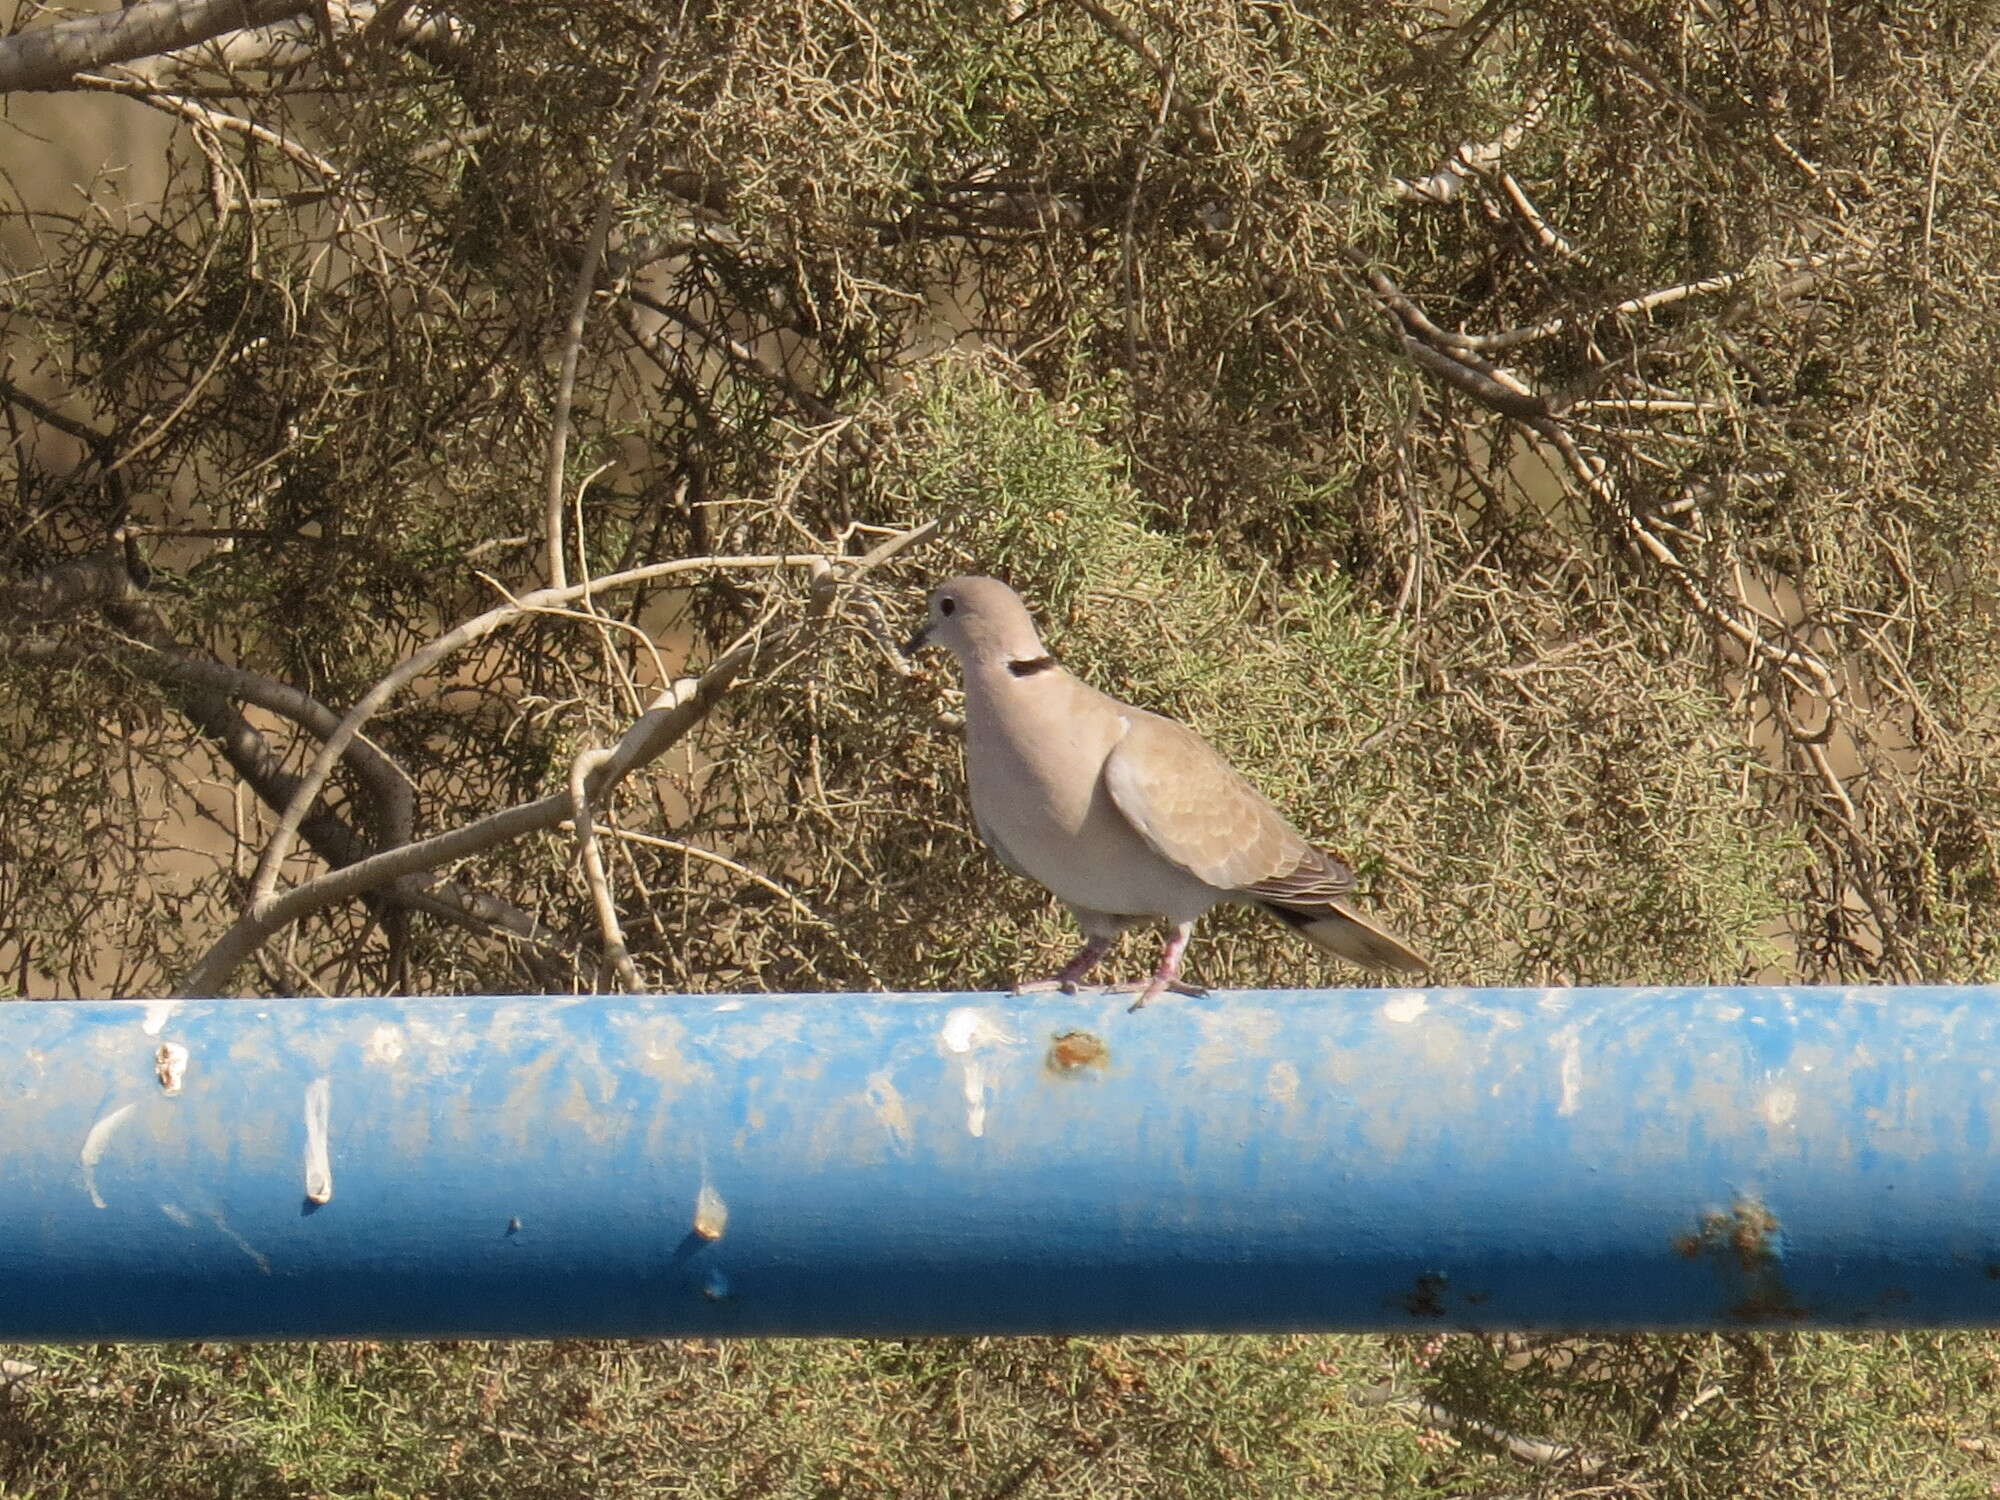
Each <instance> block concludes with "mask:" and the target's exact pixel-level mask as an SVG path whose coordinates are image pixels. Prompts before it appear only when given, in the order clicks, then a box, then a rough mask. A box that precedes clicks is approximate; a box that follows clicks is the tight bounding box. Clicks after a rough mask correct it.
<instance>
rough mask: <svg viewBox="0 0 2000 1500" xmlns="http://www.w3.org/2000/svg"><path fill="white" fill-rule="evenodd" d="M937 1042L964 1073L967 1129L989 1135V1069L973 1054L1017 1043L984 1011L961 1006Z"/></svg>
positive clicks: (946, 1018)
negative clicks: (956, 1057)
mask: <svg viewBox="0 0 2000 1500" xmlns="http://www.w3.org/2000/svg"><path fill="white" fill-rule="evenodd" d="M938 1040H939V1041H940V1042H942V1043H943V1044H944V1049H945V1051H947V1052H955V1053H957V1054H958V1055H959V1056H960V1057H961V1058H963V1059H964V1061H963V1062H961V1063H960V1064H959V1066H960V1067H961V1068H963V1069H964V1071H965V1129H966V1132H967V1133H968V1134H970V1135H975V1136H983V1135H985V1134H986V1065H985V1064H984V1063H982V1062H980V1061H979V1059H978V1058H976V1057H973V1056H972V1055H971V1054H972V1053H973V1051H974V1050H976V1049H977V1048H980V1047H996V1046H1005V1045H1007V1044H1008V1043H1009V1042H1012V1041H1013V1040H1014V1038H1013V1037H1011V1036H1009V1035H1008V1034H1007V1028H1006V1027H1004V1026H1002V1025H1001V1024H1000V1023H999V1022H998V1021H997V1020H995V1019H994V1018H993V1017H992V1016H990V1015H988V1014H987V1013H986V1012H985V1011H983V1010H979V1009H976V1008H975V1007H973V1006H970V1005H961V1006H959V1007H958V1008H957V1009H956V1010H954V1011H952V1012H951V1013H950V1014H949V1015H947V1016H946V1017H945V1018H944V1025H943V1027H942V1028H940V1029H939V1031H938Z"/></svg>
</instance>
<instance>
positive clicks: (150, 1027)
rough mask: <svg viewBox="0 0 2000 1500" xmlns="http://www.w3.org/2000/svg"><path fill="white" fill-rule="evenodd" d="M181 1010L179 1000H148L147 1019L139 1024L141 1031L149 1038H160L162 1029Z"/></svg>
mask: <svg viewBox="0 0 2000 1500" xmlns="http://www.w3.org/2000/svg"><path fill="white" fill-rule="evenodd" d="M180 1008H181V1003H180V1001H178V1000H148V1001H147V1002H146V1018H145V1019H144V1020H143V1021H141V1022H140V1023H139V1029H140V1030H141V1031H143V1032H145V1033H146V1035H147V1036H158V1035H159V1034H160V1028H161V1027H162V1026H164V1025H166V1024H167V1022H168V1021H169V1020H170V1019H171V1018H172V1017H173V1013H174V1012H175V1011H177V1010H179V1009H180Z"/></svg>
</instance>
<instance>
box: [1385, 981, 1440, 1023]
mask: <svg viewBox="0 0 2000 1500" xmlns="http://www.w3.org/2000/svg"><path fill="white" fill-rule="evenodd" d="M1430 1004H1431V1003H1430V1001H1428V1000H1426V999H1425V998H1424V997H1423V995H1421V994H1420V993H1419V992H1417V991H1416V990H1404V991H1403V992H1401V993H1400V994H1398V995H1396V996H1394V997H1393V998H1392V999H1390V1000H1389V1001H1388V1002H1386V1003H1385V1004H1384V1005H1383V1007H1382V1019H1383V1020H1385V1021H1394V1022H1395V1023H1396V1024H1397V1025H1398V1026H1407V1025H1409V1024H1410V1022H1412V1021H1414V1020H1416V1018H1417V1017H1418V1016H1420V1015H1422V1014H1423V1013H1424V1012H1425V1011H1426V1010H1429V1009H1430Z"/></svg>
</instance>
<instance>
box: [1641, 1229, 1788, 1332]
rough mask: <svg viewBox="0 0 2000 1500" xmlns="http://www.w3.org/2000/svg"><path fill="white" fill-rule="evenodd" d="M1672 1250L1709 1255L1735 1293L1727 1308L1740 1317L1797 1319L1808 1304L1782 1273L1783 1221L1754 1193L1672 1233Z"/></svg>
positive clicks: (1689, 1255)
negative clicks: (1689, 1227)
mask: <svg viewBox="0 0 2000 1500" xmlns="http://www.w3.org/2000/svg"><path fill="white" fill-rule="evenodd" d="M1673 1247H1674V1251H1675V1253H1676V1254H1678V1255H1680V1256H1682V1257H1684V1258H1685V1259H1688V1260H1697V1259H1701V1258H1703V1257H1707V1258H1708V1259H1709V1260H1711V1261H1712V1262H1714V1264H1715V1267H1716V1269H1717V1271H1719V1272H1720V1273H1721V1274H1722V1275H1723V1277H1724V1278H1725V1279H1726V1280H1727V1281H1728V1282H1729V1283H1730V1287H1731V1290H1732V1291H1734V1292H1736V1293H1737V1294H1738V1295H1737V1297H1736V1300H1735V1301H1734V1302H1732V1303H1731V1304H1730V1306H1729V1307H1728V1309H1727V1313H1728V1316H1729V1317H1730V1319H1731V1320H1732V1321H1735V1322H1738V1323H1796V1322H1798V1321H1799V1320H1800V1319H1802V1318H1806V1317H1809V1316H1811V1309H1810V1308H1808V1307H1806V1306H1804V1305H1803V1304H1802V1303H1800V1301H1799V1300H1798V1298H1796V1297H1795V1296H1793V1295H1792V1291H1791V1288H1790V1287H1789V1286H1787V1285H1786V1283H1785V1276H1784V1225H1783V1224H1782V1223H1780V1222H1779V1219H1778V1216H1777V1215H1776V1214H1775V1213H1773V1212H1772V1211H1771V1210H1770V1209H1769V1208H1767V1207H1766V1206H1765V1205H1764V1204H1763V1203H1761V1202H1759V1201H1758V1200H1757V1199H1755V1198H1738V1199H1737V1200H1736V1201H1735V1202H1734V1203H1733V1204H1731V1205H1730V1207H1729V1211H1728V1212H1727V1213H1724V1212H1721V1211H1720V1210H1716V1209H1710V1210H1709V1211H1708V1212H1707V1213H1704V1214H1703V1215H1702V1216H1701V1222H1700V1227H1699V1228H1698V1229H1697V1230H1696V1231H1695V1232H1694V1233H1692V1234H1683V1235H1677V1236H1675V1238H1674V1240H1673Z"/></svg>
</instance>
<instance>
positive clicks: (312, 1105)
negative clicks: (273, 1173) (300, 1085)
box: [306, 1078, 333, 1203]
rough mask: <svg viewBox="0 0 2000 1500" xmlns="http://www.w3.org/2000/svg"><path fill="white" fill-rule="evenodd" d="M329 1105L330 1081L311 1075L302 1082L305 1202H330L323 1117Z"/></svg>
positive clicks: (330, 1161) (328, 1157)
mask: <svg viewBox="0 0 2000 1500" xmlns="http://www.w3.org/2000/svg"><path fill="white" fill-rule="evenodd" d="M332 1105H333V1080H332V1079H330V1078H315V1079H314V1080H313V1081H312V1082H311V1083H309V1084H307V1085H306V1201H307V1202H309V1203H331V1202H332V1201H333V1158H332V1155H331V1153H330V1152H329V1151H328V1149H327V1139H326V1135H327V1116H328V1114H329V1112H330V1110H331V1108H332Z"/></svg>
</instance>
